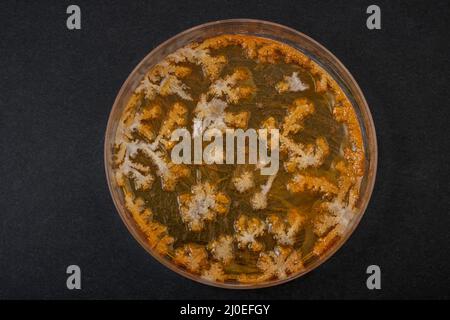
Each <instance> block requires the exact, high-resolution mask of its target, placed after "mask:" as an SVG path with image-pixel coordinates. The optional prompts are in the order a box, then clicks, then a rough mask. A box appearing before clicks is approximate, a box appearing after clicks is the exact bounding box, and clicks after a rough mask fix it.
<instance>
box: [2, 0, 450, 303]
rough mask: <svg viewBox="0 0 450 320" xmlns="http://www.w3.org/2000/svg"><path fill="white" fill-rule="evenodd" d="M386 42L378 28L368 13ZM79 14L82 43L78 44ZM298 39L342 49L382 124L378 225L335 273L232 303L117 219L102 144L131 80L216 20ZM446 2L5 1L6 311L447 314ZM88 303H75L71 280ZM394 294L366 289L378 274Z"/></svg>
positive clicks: (374, 205)
mask: <svg viewBox="0 0 450 320" xmlns="http://www.w3.org/2000/svg"><path fill="white" fill-rule="evenodd" d="M373 3H375V4H377V5H379V6H380V7H381V10H382V30H368V29H367V28H366V18H367V14H366V13H365V11H366V8H367V6H368V5H370V4H373ZM69 4H78V5H79V6H80V7H81V11H82V30H79V31H69V30H67V28H66V18H67V15H66V7H67V6H68V5H69ZM227 18H257V19H264V20H269V21H274V22H278V23H281V24H284V25H287V26H290V27H292V28H295V29H297V30H299V31H301V32H303V33H306V34H307V35H309V36H311V37H312V38H314V39H316V40H317V41H319V42H320V43H321V44H323V45H324V46H325V47H327V48H328V49H330V51H332V52H333V53H334V54H335V55H336V56H337V57H338V58H339V59H340V60H341V61H342V62H343V63H344V65H346V66H347V68H348V69H349V70H350V72H351V73H352V74H353V75H354V77H355V78H356V80H357V81H358V83H359V85H360V86H361V88H362V90H363V92H364V94H365V96H366V98H367V100H368V103H369V106H370V108H371V110H372V115H373V118H374V122H375V126H376V129H377V135H378V146H379V166H378V175H377V181H376V184H375V190H374V193H373V196H372V199H371V202H370V204H369V207H368V209H367V211H366V214H365V216H364V218H363V220H362V222H361V224H360V225H359V227H358V228H357V230H356V231H355V233H354V234H353V236H352V237H351V238H350V240H349V241H348V242H347V243H346V244H345V245H344V246H343V247H342V248H341V249H340V250H339V251H338V252H337V253H336V254H335V255H334V256H333V257H332V258H331V259H330V260H329V261H328V262H326V263H325V264H323V265H322V266H320V267H319V268H317V269H316V270H314V271H313V272H311V273H310V274H308V275H306V276H304V277H302V278H300V279H297V280H295V281H292V282H290V283H287V284H285V285H281V286H277V287H273V288H267V289H260V290H253V291H237V290H224V289H218V288H213V287H208V286H205V285H201V284H197V283H194V282H192V281H190V280H187V279H184V278H182V277H181V276H178V275H177V274H175V273H173V272H172V271H170V270H168V269H166V268H165V267H163V266H162V265H160V264H159V263H158V262H156V261H155V260H154V259H153V258H151V256H149V255H148V254H147V253H146V251H145V250H144V249H142V248H141V247H140V246H139V245H138V243H137V242H136V241H135V240H134V239H133V238H132V236H131V235H130V234H129V233H128V231H127V230H126V228H125V226H124V225H123V223H122V221H121V220H120V218H119V215H118V214H117V213H116V210H115V208H114V206H113V202H112V200H111V197H110V195H109V191H108V188H107V184H106V179H105V174H104V167H103V136H104V132H105V128H106V122H107V117H108V114H109V111H110V109H111V107H112V104H113V101H114V99H115V96H116V94H117V92H118V90H119V88H120V86H121V85H122V83H123V82H124V81H125V79H126V77H127V76H128V74H129V73H130V72H131V70H132V69H133V68H134V67H135V66H136V65H137V64H138V62H139V61H140V60H141V59H142V58H143V57H144V56H145V55H146V54H147V53H148V52H150V51H151V50H152V48H154V47H155V46H156V45H158V44H159V43H161V42H162V41H164V40H166V39H168V38H169V37H171V36H173V35H175V34H177V33H178V32H181V31H183V30H185V29H186V28H189V27H192V26H195V25H198V24H201V23H204V22H208V21H213V20H218V19H227ZM449 18H450V10H449V1H421V2H415V1H378V0H377V1H336V0H334V1H313V0H309V1H298V0H292V1H281V0H277V1H267V0H261V1H225V0H222V1H196V2H193V1H80V0H74V1H70V2H68V1H51V2H49V1H7V2H6V1H2V2H1V4H0V40H1V42H0V141H1V145H0V146H1V162H0V181H1V184H0V209H1V211H0V212H1V213H0V298H4V299H6V298H26V299H28V298H36V299H37V298H45V299H47V298H70V299H72V298H125V299H128V298H144V299H147V298H148V299H186V298H190V299H196V298H203V299H205V298H213V299H214V298H220V299H231V298H234V299H245V298H253V299H316V298H320V299H321V298H326V299H328V298H332V299H337V298H345V299H348V298H363V299H366V298H369V299H379V298H449V297H450V289H449V288H450V280H449V276H450V271H449V267H450V263H449V262H450V252H449V240H450V236H449V226H450V224H449V222H450V221H449V212H448V210H449V209H448V208H449V193H448V192H449V188H448V179H449V166H448V160H447V159H446V155H447V154H448V150H449V144H448V138H449V133H450V132H449V130H448V125H449V120H448V119H449V115H450V112H449V108H450V106H449V93H448V92H449V91H448V80H449V79H448V78H449V77H448V76H449V72H448V71H449V54H450V50H449V36H448V33H449V29H450V28H449V23H448V20H449ZM70 264H77V265H79V266H80V267H81V269H82V290H78V291H77V290H74V291H69V290H67V289H66V285H65V282H66V276H67V275H66V273H65V270H66V267H67V266H68V265H70ZM370 264H377V265H379V266H380V267H381V270H382V289H381V290H379V291H370V290H368V289H367V288H366V285H365V281H366V278H367V275H366V273H365V270H366V268H367V266H368V265H370Z"/></svg>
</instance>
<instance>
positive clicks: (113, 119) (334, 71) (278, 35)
mask: <svg viewBox="0 0 450 320" xmlns="http://www.w3.org/2000/svg"><path fill="white" fill-rule="evenodd" d="M222 34H248V35H253V36H259V37H264V38H269V39H273V40H276V41H279V42H283V43H286V44H288V45H290V46H292V47H294V48H296V49H297V50H299V51H301V52H303V53H304V54H305V55H307V56H309V57H310V58H311V59H313V60H314V61H315V62H316V63H317V64H319V65H320V66H321V67H322V68H324V69H325V71H327V72H328V73H329V74H330V75H331V76H332V77H333V78H334V79H335V81H337V82H338V84H339V85H340V86H341V88H342V89H343V91H344V93H345V94H346V95H347V97H348V99H349V100H350V101H351V103H352V105H353V108H354V109H355V112H356V114H357V117H358V120H359V123H360V126H361V131H362V136H363V141H364V148H365V155H366V163H365V164H366V166H365V174H364V176H363V178H362V181H361V190H360V198H359V200H358V203H357V205H356V207H357V218H356V219H354V221H353V223H352V225H351V226H350V228H349V230H348V232H347V233H346V235H345V236H344V237H342V238H341V239H340V240H339V242H338V243H337V244H335V245H334V246H333V248H331V249H330V250H328V251H327V252H326V253H325V254H324V255H323V256H322V257H320V258H319V259H317V260H316V261H314V262H313V263H311V264H310V265H308V266H307V268H306V269H305V270H304V271H302V272H300V273H297V274H293V275H291V276H289V277H287V278H285V279H281V280H273V281H267V282H262V283H255V284H241V283H219V282H212V281H208V280H205V279H203V278H201V277H199V276H196V275H193V274H191V273H189V272H187V271H185V270H183V269H181V268H179V267H177V266H176V265H174V264H173V263H171V262H170V261H168V260H166V259H164V258H163V257H161V256H160V255H158V254H157V253H154V252H153V250H152V249H151V248H150V247H149V245H148V244H147V241H146V239H145V236H144V234H143V233H142V232H141V231H140V230H139V229H138V228H137V226H136V224H135V223H134V221H133V219H132V217H131V216H130V215H129V214H128V212H127V210H126V209H125V207H124V198H123V194H122V193H121V191H120V190H119V188H118V186H117V185H116V182H115V178H114V172H113V170H112V155H113V145H114V140H115V136H116V130H117V125H118V123H119V120H120V116H121V114H122V112H123V110H124V108H125V106H126V103H127V101H128V100H129V98H130V96H131V94H132V92H133V91H134V89H135V88H136V87H137V85H138V83H139V82H140V81H141V79H142V78H143V76H144V75H145V74H146V73H147V71H148V70H149V69H150V68H152V67H153V66H154V65H155V64H157V63H158V62H159V61H161V60H162V59H163V58H164V57H165V56H167V55H168V54H170V53H172V52H174V51H175V50H177V49H179V48H181V47H183V46H185V45H187V44H188V43H191V42H195V41H201V40H204V39H206V38H210V37H214V36H218V35H222ZM377 158H378V150H377V139H376V132H375V126H374V123H373V119H372V115H371V113H370V110H369V106H368V105H367V101H366V99H365V97H364V95H363V93H362V91H361V89H360V87H359V86H358V84H357V82H356V81H355V79H354V78H353V76H352V75H351V74H350V72H349V71H348V70H347V68H346V67H345V66H344V65H343V64H342V63H341V62H340V61H339V60H338V59H337V58H336V57H335V56H334V55H333V54H332V53H331V52H330V51H328V49H326V48H325V47H323V46H322V45H321V44H319V43H318V42H317V41H315V40H313V39H312V38H310V37H308V36H307V35H305V34H303V33H301V32H299V31H297V30H294V29H292V28H289V27H286V26H283V25H280V24H277V23H273V22H269V21H263V20H255V19H229V20H219V21H214V22H209V23H205V24H202V25H198V26H195V27H193V28H190V29H187V30H185V31H183V32H181V33H179V34H177V35H175V36H174V37H172V38H170V39H168V40H166V41H165V42H163V43H162V44H160V45H159V46H157V47H156V48H155V49H153V50H152V51H151V52H150V53H149V54H148V55H147V56H146V57H145V58H144V59H143V60H142V61H141V62H140V63H139V64H138V65H137V66H136V67H135V68H134V70H133V71H132V72H131V73H130V75H129V76H128V78H127V80H126V81H125V82H124V84H123V85H122V87H121V89H120V90H119V93H118V94H117V97H116V99H115V101H114V104H113V107H112V109H111V112H110V115H109V118H108V124H107V128H106V133H105V144H104V163H105V171H106V179H107V183H108V187H109V190H110V193H111V196H112V199H113V202H114V205H115V207H116V209H117V211H118V213H119V215H120V217H121V219H122V221H123V222H124V224H125V225H126V227H127V229H128V231H129V232H130V233H131V234H132V235H133V237H134V238H135V239H136V241H138V242H139V244H140V245H141V246H142V247H143V248H144V249H145V250H146V251H147V252H148V253H149V254H150V255H151V256H152V257H153V258H155V259H156V260H157V261H159V262H160V263H161V264H163V265H164V266H166V267H167V268H169V269H171V270H172V271H174V272H176V273H178V274H180V275H182V276H184V277H186V278H189V279H191V280H194V281H197V282H200V283H203V284H207V285H212V286H216V287H221V288H228V289H256V288H264V287H270V286H275V285H279V284H282V283H285V282H288V281H291V280H294V279H296V278H299V277H301V276H303V275H305V274H306V273H308V272H310V271H312V270H314V269H315V268H317V267H318V266H319V265H321V264H322V263H324V262H325V261H327V260H328V259H329V258H330V257H331V256H332V255H334V254H335V253H336V251H338V250H339V249H340V248H341V247H342V246H343V244H344V243H345V242H346V241H347V240H348V239H349V237H350V236H351V235H352V233H353V231H354V230H355V229H356V227H357V226H358V224H359V222H360V221H361V219H362V216H363V215H364V213H365V211H366V209H367V205H368V203H369V200H370V197H371V195H372V191H373V187H374V183H375V177H376V171H377Z"/></svg>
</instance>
